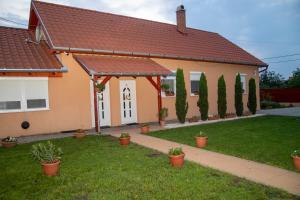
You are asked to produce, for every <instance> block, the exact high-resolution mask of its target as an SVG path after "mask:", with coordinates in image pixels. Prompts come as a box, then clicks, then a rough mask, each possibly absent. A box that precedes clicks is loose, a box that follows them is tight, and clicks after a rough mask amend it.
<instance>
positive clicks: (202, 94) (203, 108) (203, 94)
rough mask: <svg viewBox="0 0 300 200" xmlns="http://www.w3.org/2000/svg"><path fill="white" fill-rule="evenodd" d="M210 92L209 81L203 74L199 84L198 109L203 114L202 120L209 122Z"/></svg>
mask: <svg viewBox="0 0 300 200" xmlns="http://www.w3.org/2000/svg"><path fill="white" fill-rule="evenodd" d="M207 97H208V91H207V80H206V76H205V74H204V73H202V74H201V77H200V82H199V100H198V103H197V105H198V107H199V111H200V114H201V120H207V118H208V99H207Z"/></svg>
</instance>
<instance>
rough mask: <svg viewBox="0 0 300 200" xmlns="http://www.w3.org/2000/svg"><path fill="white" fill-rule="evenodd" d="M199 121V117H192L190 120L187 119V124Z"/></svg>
mask: <svg viewBox="0 0 300 200" xmlns="http://www.w3.org/2000/svg"><path fill="white" fill-rule="evenodd" d="M199 120H200V117H197V116H193V117H191V118H189V122H190V123H192V122H198V121H199Z"/></svg>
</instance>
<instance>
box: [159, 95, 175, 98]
mask: <svg viewBox="0 0 300 200" xmlns="http://www.w3.org/2000/svg"><path fill="white" fill-rule="evenodd" d="M161 97H162V98H169V97H170V98H175V97H176V95H173V96H167V95H161Z"/></svg>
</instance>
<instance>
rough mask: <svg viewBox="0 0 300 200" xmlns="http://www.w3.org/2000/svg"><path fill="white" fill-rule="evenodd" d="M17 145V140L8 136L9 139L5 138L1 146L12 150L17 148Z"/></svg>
mask: <svg viewBox="0 0 300 200" xmlns="http://www.w3.org/2000/svg"><path fill="white" fill-rule="evenodd" d="M17 143H18V140H17V138H15V137H11V136H8V137H6V138H3V139H2V140H1V145H2V146H3V147H4V148H12V147H14V146H16V145H17Z"/></svg>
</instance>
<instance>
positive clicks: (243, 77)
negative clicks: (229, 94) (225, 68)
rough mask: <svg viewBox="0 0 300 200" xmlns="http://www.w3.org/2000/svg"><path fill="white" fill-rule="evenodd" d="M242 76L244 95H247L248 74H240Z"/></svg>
mask: <svg viewBox="0 0 300 200" xmlns="http://www.w3.org/2000/svg"><path fill="white" fill-rule="evenodd" d="M240 76H241V82H242V88H243V93H244V94H246V91H247V90H246V85H247V82H246V74H240Z"/></svg>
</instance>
